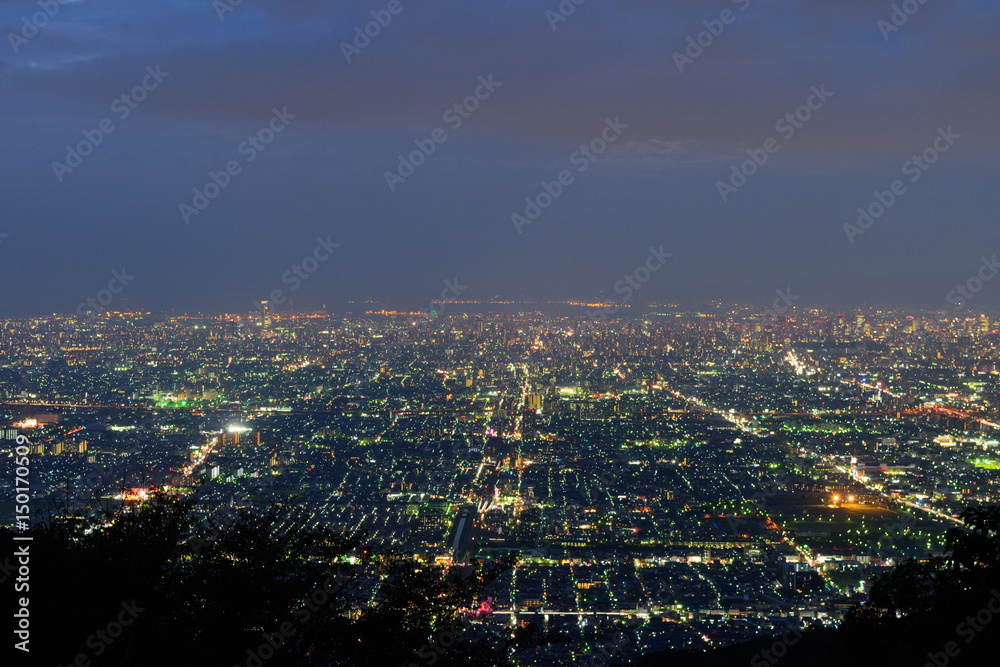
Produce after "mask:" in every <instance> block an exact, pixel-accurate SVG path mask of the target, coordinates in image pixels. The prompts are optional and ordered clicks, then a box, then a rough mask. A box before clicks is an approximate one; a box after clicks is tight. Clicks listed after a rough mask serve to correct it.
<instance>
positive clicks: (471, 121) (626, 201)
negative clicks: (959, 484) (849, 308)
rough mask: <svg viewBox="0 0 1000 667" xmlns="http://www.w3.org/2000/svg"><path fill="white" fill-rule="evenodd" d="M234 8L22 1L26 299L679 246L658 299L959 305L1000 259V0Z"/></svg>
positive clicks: (525, 270) (652, 292) (364, 283)
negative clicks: (965, 289)
mask: <svg viewBox="0 0 1000 667" xmlns="http://www.w3.org/2000/svg"><path fill="white" fill-rule="evenodd" d="M231 1H235V0H231ZM578 1H579V0H578ZM225 3H226V0H218V1H217V2H215V3H213V2H212V1H211V0H170V1H167V2H147V1H142V0H127V1H126V0H67V1H66V3H65V4H60V3H59V1H58V0H48V1H47V2H46V1H45V0H43V2H41V3H38V2H37V1H36V2H28V1H22V0H16V1H15V0H0V27H2V28H3V32H4V40H3V41H4V42H5V43H3V44H0V119H2V130H0V201H2V204H3V206H2V209H0V235H3V236H0V280H2V282H3V287H2V288H0V289H2V292H0V294H2V298H0V316H25V315H37V314H45V313H52V312H73V311H74V310H75V309H76V308H77V307H78V304H79V303H81V302H82V301H84V300H85V299H87V298H88V297H93V296H94V295H96V294H98V293H99V292H100V291H101V290H102V289H105V288H107V286H108V283H109V281H112V279H113V277H114V276H113V273H112V272H113V271H116V270H117V271H119V272H120V271H121V270H122V268H124V269H125V273H126V277H127V281H126V282H127V285H126V286H125V287H124V289H121V290H120V291H119V293H118V294H116V295H115V297H114V299H115V301H114V304H115V305H117V304H120V303H124V300H125V299H127V303H128V306H130V307H132V308H144V309H149V310H153V311H163V312H170V311H171V310H173V311H174V312H195V311H206V312H208V311H210V312H220V311H225V312H243V311H246V310H247V309H248V308H249V305H250V302H251V301H252V300H254V299H264V298H267V297H268V295H269V294H270V293H271V292H272V291H273V290H275V289H279V290H281V292H282V294H283V295H284V296H290V297H292V298H293V299H294V300H295V305H296V308H297V309H306V308H312V307H318V306H321V305H324V304H326V305H328V306H330V307H331V308H340V307H342V305H341V304H343V303H344V302H346V301H347V300H363V299H376V300H380V301H382V302H383V303H386V304H387V305H391V306H401V307H413V308H416V307H420V306H421V305H424V304H426V303H427V302H428V301H429V300H430V299H433V298H436V297H438V296H439V295H440V294H441V291H442V290H443V289H445V287H444V281H446V280H447V281H452V283H453V282H454V280H455V279H456V278H457V279H458V283H459V284H460V285H461V286H462V290H461V291H462V297H463V298H470V299H482V298H490V297H493V296H497V295H499V296H503V297H514V296H520V295H523V296H526V297H531V298H538V299H563V298H587V299H591V298H615V297H616V295H615V292H614V286H615V285H616V283H617V282H618V281H619V280H622V278H623V276H625V275H628V274H633V272H634V271H635V270H636V269H637V268H638V267H640V266H643V265H645V263H646V261H647V258H648V257H649V255H650V247H651V246H652V247H653V248H656V249H659V248H660V247H661V246H662V247H663V250H664V251H665V252H667V253H671V254H672V257H671V258H670V259H669V260H668V261H667V262H666V264H665V265H664V266H663V267H662V268H661V269H659V270H657V271H654V272H653V273H652V274H651V275H650V277H649V279H648V282H645V283H644V284H642V285H641V289H640V290H639V291H638V293H637V296H636V300H664V299H669V300H680V301H685V302H697V301H700V300H709V299H719V298H721V299H727V300H740V301H747V302H753V303H767V302H768V301H770V300H771V299H773V298H774V296H773V295H774V291H775V290H776V289H785V288H790V289H791V291H792V292H793V293H794V294H796V295H799V296H800V297H801V302H800V303H802V304H817V305H818V304H824V303H826V304H837V305H850V304H862V303H890V304H900V305H907V306H911V305H912V306H925V307H930V308H940V307H944V306H946V305H948V304H947V303H946V297H945V295H946V294H947V293H948V292H949V291H950V290H952V289H954V288H955V285H956V284H958V283H965V282H966V281H967V280H968V279H969V278H970V277H972V276H975V275H976V272H977V270H979V268H980V266H981V265H982V261H983V257H984V256H985V257H986V258H987V259H990V258H991V257H992V255H993V254H994V253H997V254H1000V236H998V234H997V231H998V229H1000V225H998V223H1000V186H998V184H997V179H998V175H1000V154H998V147H1000V113H998V112H1000V67H998V65H1000V60H998V57H1000V40H998V39H997V35H998V34H1000V4H998V3H996V2H993V1H987V0H979V1H976V0H953V1H951V2H947V3H946V2H942V1H939V0H929V1H928V2H926V3H925V4H923V5H920V4H919V3H917V2H916V0H909V2H906V3H902V5H906V7H905V9H910V10H911V12H913V13H912V15H909V14H906V13H905V12H904V11H903V9H904V8H902V6H901V5H897V6H899V7H900V9H899V10H898V11H896V12H895V16H894V8H893V4H892V3H891V2H879V1H875V2H872V1H870V0H866V1H861V0H828V1H825V2H806V1H804V0H786V1H783V2H782V1H777V2H763V0H712V1H697V2H696V1H684V0H678V1H674V2H665V1H664V2H656V1H654V0H586V1H584V2H582V4H579V5H576V4H574V3H573V2H572V0H565V1H564V2H562V4H560V2H558V1H557V0H523V1H513V0H490V1H489V2H456V1H454V0H453V1H451V2H448V1H445V0H420V1H417V2H410V1H408V0H398V2H390V1H389V0H385V1H382V0H375V1H368V0H365V1H363V2H358V1H353V0H345V1H341V2H321V1H320V0H294V1H285V2H282V1H276V0H268V1H265V0H243V1H242V3H240V4H239V5H234V6H229V5H227V4H225ZM46 7H48V10H47V11H48V13H49V14H52V16H51V17H49V16H48V15H46V9H45V8H46ZM914 10H915V11H914ZM373 12H374V14H373ZM379 20H380V21H381V24H380V23H378V21H379ZM366 28H367V30H368V32H369V33H370V35H374V36H370V35H365V34H364V33H365V30H366ZM699 42H700V44H699ZM481 81H486V82H488V85H487V84H483V83H481ZM817 92H818V93H821V94H820V95H817ZM477 93H478V95H479V97H478V98H477V97H476V95H477ZM123 96H124V97H123ZM456 104H458V105H460V106H459V108H458V110H456V109H455V108H454V107H455V105H456ZM810 105H811V106H812V108H810ZM276 111H277V112H278V113H277V115H276ZM787 114H791V117H790V118H788V117H786V116H787ZM796 114H797V116H796ZM949 128H950V129H949ZM108 130H110V131H108ZM275 130H278V131H277V132H275ZM435 131H436V132H435ZM434 137H436V138H437V139H438V141H435V140H434ZM419 146H424V152H425V153H426V152H430V153H431V154H430V155H423V154H420V153H418V154H416V155H415V156H414V157H413V159H412V160H411V157H410V156H411V154H413V152H414V151H418V152H419V151H420V150H421V149H420V148H419ZM935 146H936V148H935ZM767 148H769V149H770V151H769V150H767ZM431 149H433V151H432V152H431ZM584 149H585V150H584ZM748 151H749V152H748ZM400 156H403V157H402V159H403V160H404V162H405V164H403V165H401V163H400V160H401V157H400ZM753 156H756V157H757V158H758V163H759V162H761V161H764V164H762V165H760V164H754V163H753V162H747V161H748V160H752V158H753ZM915 156H916V157H918V158H919V159H920V161H919V162H914V161H913V158H914V157H915ZM765 158H766V161H765ZM925 159H926V160H927V162H925V161H924V160H925ZM931 162H932V163H931ZM227 167H228V168H230V169H231V171H232V173H226V170H227ZM741 170H742V173H740V171H741ZM212 173H214V174H215V175H216V181H218V182H220V183H223V184H224V187H218V186H215V185H214V184H213V183H212V176H211V174H212ZM560 174H562V176H563V179H564V182H565V184H560V183H559V178H560ZM894 181H898V183H896V190H897V192H898V193H901V194H893V193H892V188H893V184H894ZM543 182H545V183H548V184H549V185H548V189H549V191H550V192H552V193H556V194H555V196H554V197H552V196H551V195H549V194H548V193H546V190H545V186H543ZM207 184H212V185H209V187H208V188H207V192H206V185H207ZM196 190H197V193H196ZM876 192H879V193H884V194H881V195H880V197H881V199H882V201H883V204H887V205H886V206H885V207H884V210H882V208H883V206H882V204H879V203H878V198H877V197H876ZM199 193H200V194H199ZM209 194H211V195H215V196H214V197H211V198H209V197H207V195H209ZM203 195H205V198H204V199H202V196H203ZM526 199H528V200H533V201H534V202H535V203H536V204H542V205H545V206H544V208H539V210H537V211H536V210H535V209H534V207H533V206H532V205H529V202H527V201H526ZM859 207H863V208H865V209H869V210H870V211H871V212H872V213H876V214H878V213H880V212H881V215H880V216H879V217H877V218H873V219H872V220H871V222H865V223H864V224H865V225H866V226H865V227H864V228H862V227H860V226H858V225H857V221H858V218H859V212H858V209H859ZM512 216H515V217H512ZM516 216H523V217H516ZM529 218H531V219H530V220H529ZM845 225H849V226H848V227H846V228H845ZM318 239H322V240H323V241H324V242H325V243H326V245H327V246H329V245H330V244H331V243H333V244H339V246H338V247H336V248H335V249H332V250H326V249H323V247H322V244H320V242H319V240H318ZM316 258H320V259H322V258H325V260H323V261H319V260H317V259H316ZM295 267H299V268H298V269H296V268H295ZM643 277H645V276H643ZM114 286H115V287H116V289H117V288H118V287H119V286H120V283H117V282H116V283H114ZM970 306H974V307H977V308H987V309H990V308H996V307H998V306H1000V279H998V280H996V281H995V283H990V282H989V281H987V282H986V284H985V285H984V287H983V289H982V290H981V291H980V292H979V293H977V294H976V296H975V299H974V300H973V301H972V302H970ZM110 307H111V308H114V305H112V306H110Z"/></svg>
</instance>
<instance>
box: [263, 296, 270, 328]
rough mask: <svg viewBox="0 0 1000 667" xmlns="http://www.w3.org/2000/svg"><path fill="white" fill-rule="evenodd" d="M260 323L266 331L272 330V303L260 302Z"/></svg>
mask: <svg viewBox="0 0 1000 667" xmlns="http://www.w3.org/2000/svg"><path fill="white" fill-rule="evenodd" d="M260 323H261V325H262V326H263V327H264V328H265V329H270V328H271V302H270V301H261V302H260Z"/></svg>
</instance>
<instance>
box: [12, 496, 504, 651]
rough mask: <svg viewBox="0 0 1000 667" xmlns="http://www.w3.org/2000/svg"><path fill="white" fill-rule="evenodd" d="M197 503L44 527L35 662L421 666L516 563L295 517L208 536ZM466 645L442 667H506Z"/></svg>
mask: <svg viewBox="0 0 1000 667" xmlns="http://www.w3.org/2000/svg"><path fill="white" fill-rule="evenodd" d="M194 502H195V498H194V497H189V498H186V499H181V498H178V497H176V496H171V495H165V494H161V493H154V494H152V495H151V497H150V498H149V499H148V500H147V501H146V502H144V503H141V504H140V503H121V504H119V505H118V506H117V507H115V508H105V511H99V512H97V513H96V515H95V516H94V517H92V518H91V519H88V520H80V519H79V518H78V517H72V516H68V515H66V514H62V515H56V516H54V517H53V518H52V519H50V520H49V521H47V522H46V523H44V524H40V525H38V526H36V527H35V528H34V529H33V530H32V531H31V532H30V535H31V537H32V541H31V542H30V543H29V544H30V553H31V573H32V575H31V581H30V609H31V614H32V616H31V631H32V634H31V643H30V648H31V653H30V663H29V664H39V665H47V666H51V665H70V664H74V663H76V664H81V665H83V664H93V665H99V664H106V665H144V666H146V665H150V666H157V665H168V664H169V665H176V664H191V665H201V664H206V665H208V664H211V665H220V666H229V665H250V666H251V667H259V665H261V664H264V663H265V662H266V664H268V665H269V666H270V665H274V666H275V667H277V666H278V665H306V666H308V665H383V664H384V665H393V666H395V665H400V664H409V663H417V664H426V663H423V662H422V660H421V659H420V658H419V657H418V654H417V652H418V651H419V650H420V649H421V648H422V647H423V646H424V645H426V644H428V642H429V641H432V640H433V638H434V636H435V633H440V632H441V628H444V627H446V626H447V625H448V624H449V623H452V622H453V621H455V620H456V619H459V618H460V617H461V616H462V615H463V612H462V610H463V609H466V608H470V607H472V606H473V605H474V604H475V603H476V602H477V600H478V597H479V595H480V593H482V591H483V590H484V589H485V587H486V586H487V585H488V584H489V583H490V582H492V581H493V580H494V579H496V578H497V577H498V576H499V575H500V574H501V573H502V572H503V571H504V570H506V569H509V568H510V567H512V566H513V565H514V563H515V562H516V558H515V557H513V556H512V557H508V558H505V559H502V560H499V561H496V562H489V563H481V562H474V563H472V564H470V565H468V566H464V567H452V568H448V569H443V568H440V567H432V566H427V565H424V564H422V563H420V562H419V561H417V560H415V559H414V558H413V557H412V556H411V555H408V554H403V553H399V552H397V551H391V550H380V549H378V548H375V547H374V546H373V545H372V544H371V543H370V542H369V540H368V537H367V535H365V534H364V533H362V532H359V533H354V534H346V535H345V534H335V533H332V532H330V531H327V530H323V529H315V528H309V527H307V523H306V520H305V519H306V517H305V516H304V515H303V514H302V513H301V512H297V511H295V510H280V509H274V510H271V511H267V512H249V511H247V512H239V513H236V514H235V515H234V516H231V517H230V520H229V521H228V522H226V523H224V524H223V525H210V524H207V523H202V524H200V525H199V524H198V523H197V521H196V517H195V515H194V513H193V507H194ZM0 532H2V533H3V534H4V536H5V537H8V538H10V537H12V535H11V531H10V530H9V529H6V528H4V529H0ZM6 543H7V544H11V540H9V539H8V540H6ZM19 544H21V543H19ZM11 584H13V580H12V579H11V581H8V582H6V583H5V584H4V585H11ZM8 618H9V617H8ZM463 624H464V626H466V627H468V626H470V625H471V624H472V622H470V621H463ZM462 634H463V637H461V638H459V640H457V641H455V642H454V645H453V646H451V645H450V643H449V648H448V650H447V651H446V653H445V655H443V656H441V655H439V656H438V659H437V664H448V663H449V662H452V661H458V662H455V664H464V663H462V662H461V661H462V660H463V659H464V658H465V657H470V656H475V658H476V659H478V660H481V661H482V664H486V665H489V664H498V665H499V664H504V662H505V660H506V659H505V657H504V654H503V652H502V651H501V650H496V649H493V648H489V647H487V646H486V645H485V644H483V643H482V642H476V641H473V640H472V639H471V637H466V636H465V634H467V633H462ZM484 649H488V650H486V651H485V653H484ZM80 655H82V656H83V657H82V658H78V656H80Z"/></svg>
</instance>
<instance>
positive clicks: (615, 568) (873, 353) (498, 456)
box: [0, 303, 1000, 664]
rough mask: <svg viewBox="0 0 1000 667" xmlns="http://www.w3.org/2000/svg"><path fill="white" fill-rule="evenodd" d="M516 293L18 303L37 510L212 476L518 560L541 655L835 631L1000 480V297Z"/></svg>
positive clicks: (214, 488) (238, 497) (377, 528)
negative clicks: (636, 307)
mask: <svg viewBox="0 0 1000 667" xmlns="http://www.w3.org/2000/svg"><path fill="white" fill-rule="evenodd" d="M470 308H471V306H470ZM504 308H505V309H506V310H507V312H488V311H489V309H488V308H486V307H484V306H479V307H477V309H478V312H462V311H461V310H460V309H459V307H457V306H453V305H451V304H449V312H448V313H447V314H444V315H439V316H434V317H428V316H426V315H423V314H419V313H412V314H409V315H407V314H398V313H397V314H383V313H381V312H379V313H365V314H359V315H343V316H339V315H334V314H328V315H327V314H312V315H302V316H296V317H288V316H285V317H275V320H274V321H273V323H271V325H270V326H267V325H266V324H265V321H264V320H263V318H261V317H260V316H259V313H258V314H255V313H249V314H244V315H232V316H222V317H157V316H153V315H150V314H145V313H109V314H107V315H105V316H102V317H99V318H96V319H93V320H91V321H87V322H83V321H80V320H78V319H77V318H75V317H58V316H56V317H48V318H34V319H27V320H7V321H5V322H4V323H3V325H2V330H0V332H2V334H0V347H2V350H3V358H4V359H5V363H4V365H3V368H2V369H0V372H2V375H0V395H2V397H3V416H4V418H5V419H6V420H7V424H8V427H9V428H10V429H16V430H17V431H18V432H19V433H23V434H25V435H27V436H28V437H29V438H30V440H31V442H32V443H33V444H32V446H31V447H32V449H31V454H32V455H33V465H34V474H35V475H36V476H37V477H36V478H37V479H38V480H39V485H38V487H37V488H36V490H35V494H36V504H37V505H38V506H39V507H41V506H44V504H45V503H46V501H47V500H54V499H57V498H63V497H66V498H70V499H71V500H72V502H73V503H74V504H75V505H76V506H77V507H78V508H85V507H87V506H89V505H92V504H93V503H92V501H93V500H94V499H95V498H102V497H107V498H111V497H117V498H122V497H123V496H122V494H123V493H124V494H125V498H126V499H132V500H136V499H139V498H141V497H145V494H146V493H147V490H150V489H160V490H164V491H166V492H168V493H171V494H181V495H184V494H188V493H191V491H192V489H193V488H194V487H196V486H199V485H202V486H201V488H202V491H203V493H202V495H201V496H200V503H201V506H202V507H203V510H202V511H204V512H206V513H207V512H210V511H212V510H211V508H218V507H233V508H265V507H267V506H269V505H270V504H273V503H275V502H286V503H294V504H295V505H296V506H298V507H300V508H302V509H303V510H304V512H305V513H306V515H307V517H308V523H309V524H310V525H313V526H326V527H330V528H331V529H333V530H335V531H352V530H357V529H364V530H367V531H368V532H369V533H370V535H371V536H372V538H373V539H374V540H375V542H377V543H380V544H384V545H386V546H391V547H398V548H401V549H404V550H405V551H407V552H409V553H412V554H415V556H416V557H417V558H418V559H419V560H421V561H423V562H424V563H427V564H432V565H442V566H451V565H454V564H462V563H467V562H469V561H470V559H473V558H484V557H485V558H488V557H492V556H497V555H501V554H504V553H510V552H516V553H520V554H521V560H520V562H519V564H518V565H517V566H516V567H515V568H514V569H513V570H512V571H510V572H509V573H508V574H507V575H506V576H505V577H504V578H502V579H501V580H499V581H497V582H495V583H494V585H493V587H492V588H491V590H490V598H491V602H490V604H491V613H490V614H489V615H488V617H487V618H488V620H487V621H484V622H483V623H484V625H485V626H487V628H488V629H489V632H492V633H502V632H503V631H504V628H506V627H510V626H511V625H516V624H518V623H521V622H524V621H529V622H531V621H534V622H537V623H538V624H539V625H541V627H542V628H543V629H544V631H545V632H546V633H552V634H553V635H559V636H561V637H563V638H564V640H565V641H564V643H551V644H548V645H546V646H544V647H540V648H537V649H535V653H537V655H535V654H534V653H532V652H529V653H527V654H525V655H522V656H521V660H522V661H523V662H524V664H550V663H549V662H546V660H552V659H558V658H560V657H561V658H564V659H571V658H572V657H573V656H574V655H575V653H574V652H575V651H576V652H579V651H580V650H581V648H580V647H582V646H585V645H586V644H587V643H588V642H589V643H593V642H595V641H600V640H601V639H602V638H607V637H610V636H612V633H615V632H621V631H622V629H623V628H625V629H626V631H627V633H629V637H630V641H629V643H628V645H627V646H626V647H625V649H623V650H624V653H623V654H622V655H623V656H631V657H632V658H637V657H638V656H639V655H640V654H644V653H651V652H656V651H662V650H667V649H688V648H690V649H707V648H710V647H719V646H725V645H727V644H731V643H735V642H740V641H744V640H747V639H750V638H752V637H755V636H757V635H760V634H768V633H775V632H786V631H788V630H791V629H800V628H804V627H806V626H808V625H811V624H819V625H821V626H827V627H836V626H838V625H839V623H840V621H841V620H842V619H843V616H844V613H845V612H846V611H847V610H848V609H849V608H850V607H851V606H852V605H853V604H854V603H855V602H858V601H863V600H864V599H865V595H866V591H867V587H868V586H869V585H870V583H871V581H872V580H873V579H874V578H875V577H876V576H877V574H878V573H879V572H882V571H884V570H885V569H886V568H889V567H891V566H892V565H894V564H896V563H899V562H900V561H901V560H902V559H904V558H907V557H917V558H926V557H928V556H929V555H934V554H938V555H940V554H942V553H943V550H944V546H945V544H944V532H945V531H946V530H947V529H948V528H949V527H952V526H954V525H956V524H958V523H961V522H960V520H959V519H958V518H957V515H958V514H959V513H960V512H961V511H962V509H964V508H965V507H966V506H969V505H973V504H986V503H992V502H995V501H996V496H997V493H998V491H997V484H998V481H1000V473H998V472H997V470H998V468H1000V451H998V449H1000V443H998V440H997V436H998V426H997V422H998V414H997V409H998V395H1000V393H998V392H1000V382H998V373H1000V366H998V364H1000V348H998V346H997V342H998V339H1000V332H997V330H996V323H995V321H991V320H990V319H988V318H987V317H986V316H985V315H971V314H970V315H966V316H963V317H957V316H953V315H944V314H941V313H907V312H903V311H889V310H874V309H872V310H859V311H855V312H832V311H830V312H827V311H822V310H802V311H798V310H796V311H794V312H791V311H790V312H789V313H787V314H786V315H783V316H780V317H773V318H761V317H760V315H759V313H758V312H757V311H755V310H753V309H750V308H745V307H738V306H727V305H723V304H718V303H716V304H712V305H709V306H706V307H704V308H701V309H682V308H679V307H677V306H673V305H669V304H662V305H652V306H650V307H649V308H648V309H647V310H646V312H644V313H641V314H640V313H635V314H634V316H633V317H630V318H627V319H619V320H615V321H612V322H609V323H602V322H595V321H593V320H591V319H589V318H587V317H586V316H585V315H584V314H583V313H582V312H581V314H579V315H566V314H563V315H555V314H552V311H553V310H554V307H553V305H551V304H550V305H549V306H548V307H540V306H536V307H535V308H530V307H528V306H518V307H515V308H514V309H513V310H511V308H512V306H511V305H505V306H504ZM568 309H572V306H567V305H565V304H564V305H563V306H562V308H561V309H560V310H561V311H563V312H565V311H567V310H568ZM5 465H9V464H5ZM4 479H5V480H7V479H11V477H10V476H6V477H4ZM123 489H124V490H125V491H124V492H123V491H122V490H123ZM551 664H554V663H551Z"/></svg>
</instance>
